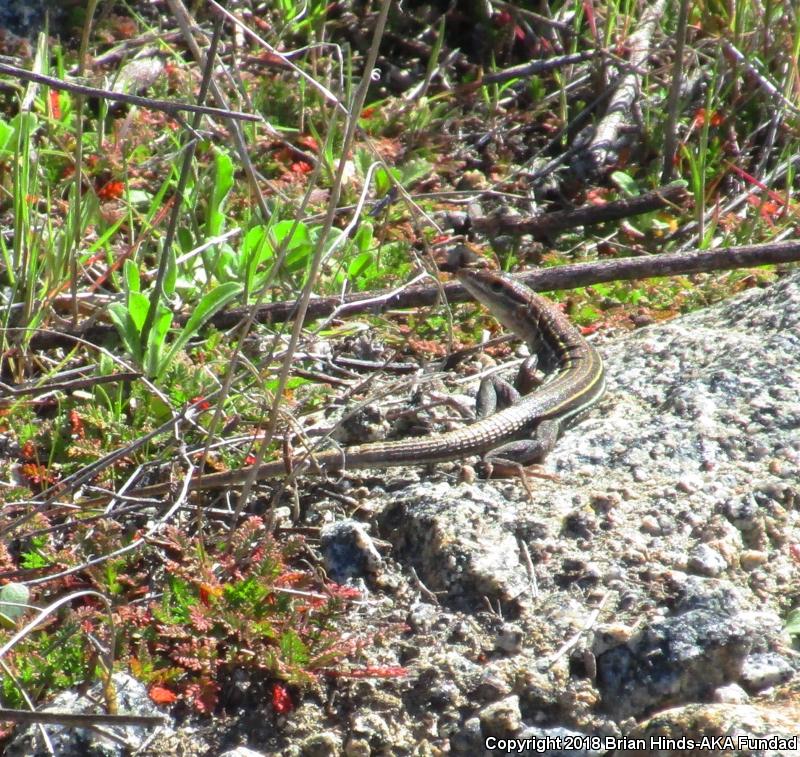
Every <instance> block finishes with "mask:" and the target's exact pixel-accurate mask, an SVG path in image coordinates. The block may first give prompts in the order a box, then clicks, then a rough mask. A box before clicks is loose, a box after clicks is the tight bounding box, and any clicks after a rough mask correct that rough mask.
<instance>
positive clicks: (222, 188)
mask: <svg viewBox="0 0 800 757" xmlns="http://www.w3.org/2000/svg"><path fill="white" fill-rule="evenodd" d="M233 171H234V164H233V161H232V160H231V157H230V155H228V153H226V152H225V151H224V150H217V152H216V154H215V156H214V187H213V189H212V190H211V202H210V203H209V206H208V221H207V223H206V235H207V236H209V237H214V236H217V235H218V234H220V233H221V232H222V229H223V228H224V226H225V215H224V213H223V212H222V211H223V208H224V206H225V199H226V198H227V196H228V193H229V192H230V191H231V187H233Z"/></svg>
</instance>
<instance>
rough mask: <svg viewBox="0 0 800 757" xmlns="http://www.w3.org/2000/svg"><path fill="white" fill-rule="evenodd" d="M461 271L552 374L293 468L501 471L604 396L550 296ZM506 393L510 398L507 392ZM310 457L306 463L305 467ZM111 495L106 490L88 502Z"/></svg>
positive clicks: (208, 485)
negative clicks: (469, 411) (437, 426)
mask: <svg viewBox="0 0 800 757" xmlns="http://www.w3.org/2000/svg"><path fill="white" fill-rule="evenodd" d="M457 276H458V278H459V280H460V281H461V283H462V284H463V285H464V287H465V288H466V289H467V290H469V292H470V293H471V294H472V295H473V296H474V297H475V299H476V300H478V301H479V302H481V303H482V304H483V305H485V306H486V307H487V308H488V309H489V311H490V312H491V313H492V315H494V317H495V318H497V319H498V320H499V321H500V322H501V323H502V324H503V325H504V326H506V327H507V328H508V329H510V330H511V331H513V332H514V333H515V334H516V335H517V336H518V337H520V338H521V339H524V340H525V341H526V342H527V343H528V344H529V345H530V347H531V351H532V352H533V353H534V354H536V353H537V352H538V351H540V348H544V349H545V350H546V351H547V352H548V353H549V355H550V357H551V358H552V359H553V362H554V363H555V371H556V372H555V376H554V378H552V380H550V381H548V382H546V383H545V384H543V385H542V386H541V387H539V388H538V389H536V390H535V391H532V392H530V393H529V394H526V395H524V396H522V397H517V396H514V397H513V398H511V400H510V401H511V402H512V404H510V405H509V406H507V407H504V408H503V409H500V410H497V411H496V412H493V413H492V414H490V415H486V416H485V417H480V418H479V420H477V421H476V422H475V423H473V424H471V425H469V426H465V427H464V428H460V429H456V430H454V431H446V432H444V433H441V434H435V435H432V436H428V437H411V438H409V439H402V440H399V441H381V442H370V443H368V444H358V445H355V446H352V447H346V448H344V449H343V450H326V451H323V452H320V453H317V454H315V455H314V456H313V463H311V462H310V460H307V461H305V462H301V463H300V464H296V465H294V466H293V470H294V471H298V470H300V471H303V472H308V473H312V474H313V473H322V472H325V471H328V472H331V471H342V470H347V469H353V468H388V467H391V466H403V465H424V464H427V463H436V462H443V461H446V460H459V459H461V458H465V457H469V456H472V455H481V456H483V458H484V461H485V463H486V464H487V467H488V468H494V469H495V472H501V471H502V470H503V469H505V468H508V467H509V466H510V467H512V468H517V469H519V468H521V467H522V466H525V465H529V464H532V463H536V462H540V461H541V460H542V458H543V457H544V456H545V455H546V454H547V453H548V452H549V451H550V450H551V449H552V447H553V445H554V444H555V442H556V439H557V438H558V435H559V433H560V431H561V429H562V428H563V427H564V425H565V424H568V423H569V422H570V421H572V420H574V419H575V418H576V417H577V416H578V415H580V414H582V413H583V412H584V411H585V410H586V409H588V408H589V407H590V406H591V405H592V404H594V403H595V402H596V401H597V400H598V399H599V398H600V396H601V394H602V393H603V390H604V388H605V381H604V372H603V362H602V360H601V359H600V355H598V353H597V351H596V350H595V349H594V348H593V347H592V346H591V345H590V344H589V343H588V342H587V341H586V340H585V339H584V338H583V336H582V335H581V333H580V332H579V331H578V329H577V328H575V326H573V325H572V324H571V323H570V321H569V320H568V319H567V317H566V316H565V315H563V314H562V313H561V311H559V310H558V309H557V308H556V307H555V306H554V305H553V304H552V303H550V302H549V301H548V300H546V299H544V298H543V297H540V296H539V295H538V294H536V293H534V292H533V291H531V290H530V289H528V288H527V287H526V286H523V285H522V284H520V283H519V282H517V281H515V280H513V279H512V278H510V277H508V276H505V275H503V274H500V273H495V272H493V271H478V270H468V269H462V270H460V271H458V273H457ZM523 369H525V366H523ZM492 383H493V384H494V386H493V388H494V389H499V386H498V383H499V382H497V381H495V382H492ZM482 390H483V387H482ZM512 391H513V390H512ZM500 394H501V395H502V394H503V393H502V392H501V393H500ZM505 398H506V402H508V401H509V396H508V394H506V395H505ZM501 399H502V397H501ZM306 462H307V463H308V465H307V466H306V467H301V466H303V465H305V463H306ZM251 471H252V466H246V467H243V468H237V469H235V470H231V471H225V472H221V473H207V474H201V475H198V476H195V477H194V478H193V479H192V480H191V481H190V482H189V490H200V489H225V488H228V487H230V486H235V485H236V484H240V483H242V482H244V481H245V479H247V478H248V476H249V475H250V473H251ZM288 472H289V471H288V468H287V465H286V464H285V463H284V462H283V461H274V462H268V463H263V464H261V465H260V466H259V467H258V472H257V474H256V478H257V479H262V480H263V479H269V478H279V477H284V476H286V475H287V474H288ZM171 488H172V485H171V484H169V483H161V484H154V485H152V486H146V487H143V488H140V489H136V490H133V491H130V492H127V493H126V496H130V497H156V496H162V495H164V494H167V493H168V492H169V491H170V489H171ZM109 499H110V497H104V498H98V499H92V500H90V502H91V503H99V502H100V501H106V502H107V501H108V500H109ZM86 502H87V501H86V500H84V501H83V503H82V504H86Z"/></svg>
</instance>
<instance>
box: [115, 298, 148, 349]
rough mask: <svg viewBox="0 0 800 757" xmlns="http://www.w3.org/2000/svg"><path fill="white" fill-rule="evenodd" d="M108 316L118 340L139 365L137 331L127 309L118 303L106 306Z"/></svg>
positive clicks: (139, 347)
mask: <svg viewBox="0 0 800 757" xmlns="http://www.w3.org/2000/svg"><path fill="white" fill-rule="evenodd" d="M108 316H109V318H111V322H112V323H113V324H114V326H115V327H116V329H117V333H118V334H119V338H120V339H121V340H122V343H123V344H124V345H125V349H126V350H127V351H128V354H129V355H130V356H131V357H132V358H133V359H134V360H135V361H136V362H137V363H139V362H140V360H141V356H142V354H141V345H140V343H139V330H138V329H137V328H136V326H135V325H134V323H133V320H132V319H131V317H130V314H129V313H128V309H127V308H126V307H125V306H124V305H123V304H122V303H120V302H112V303H111V304H110V305H109V306H108Z"/></svg>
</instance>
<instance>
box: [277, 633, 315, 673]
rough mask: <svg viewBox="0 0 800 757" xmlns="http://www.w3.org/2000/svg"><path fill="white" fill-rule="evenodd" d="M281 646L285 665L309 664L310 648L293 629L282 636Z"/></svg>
mask: <svg viewBox="0 0 800 757" xmlns="http://www.w3.org/2000/svg"><path fill="white" fill-rule="evenodd" d="M279 646H280V649H281V654H282V657H283V661H284V662H285V663H287V664H289V665H304V664H305V663H307V662H308V659H309V654H308V647H307V646H306V645H305V644H304V643H303V640H302V639H301V638H300V637H299V636H298V635H297V633H296V632H295V631H294V630H292V629H291V628H290V629H289V630H288V631H285V632H284V633H283V634H281V640H280V642H279Z"/></svg>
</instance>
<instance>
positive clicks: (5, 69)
mask: <svg viewBox="0 0 800 757" xmlns="http://www.w3.org/2000/svg"><path fill="white" fill-rule="evenodd" d="M0 74H8V75H9V76H14V77H16V78H17V79H22V80H23V81H33V82H37V83H38V84H46V85H47V86H48V87H51V88H52V89H58V90H63V91H64V92H72V93H74V94H78V95H87V96H88V97H99V98H102V99H105V100H116V101H117V102H123V103H128V104H129V105H139V106H141V107H142V108H150V109H151V110H161V111H164V112H165V113H169V114H170V115H171V116H177V115H178V113H180V112H181V111H188V112H189V113H201V114H203V115H206V116H216V117H217V118H235V119H238V120H240V121H262V120H263V119H262V117H261V116H257V115H253V114H252V113H240V112H239V111H236V110H223V109H222V108H210V107H208V106H206V105H192V104H191V103H181V102H174V101H172V100H155V99H153V98H152V97H140V96H139V95H128V94H125V93H123V92H114V91H112V90H110V89H100V88H98V87H87V86H86V85H85V84H73V83H72V82H67V81H64V80H63V79H56V78H54V77H52V76H45V75H44V74H35V73H33V72H32V71H28V70H26V69H24V68H18V67H17V66H11V65H9V64H8V63H0Z"/></svg>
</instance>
